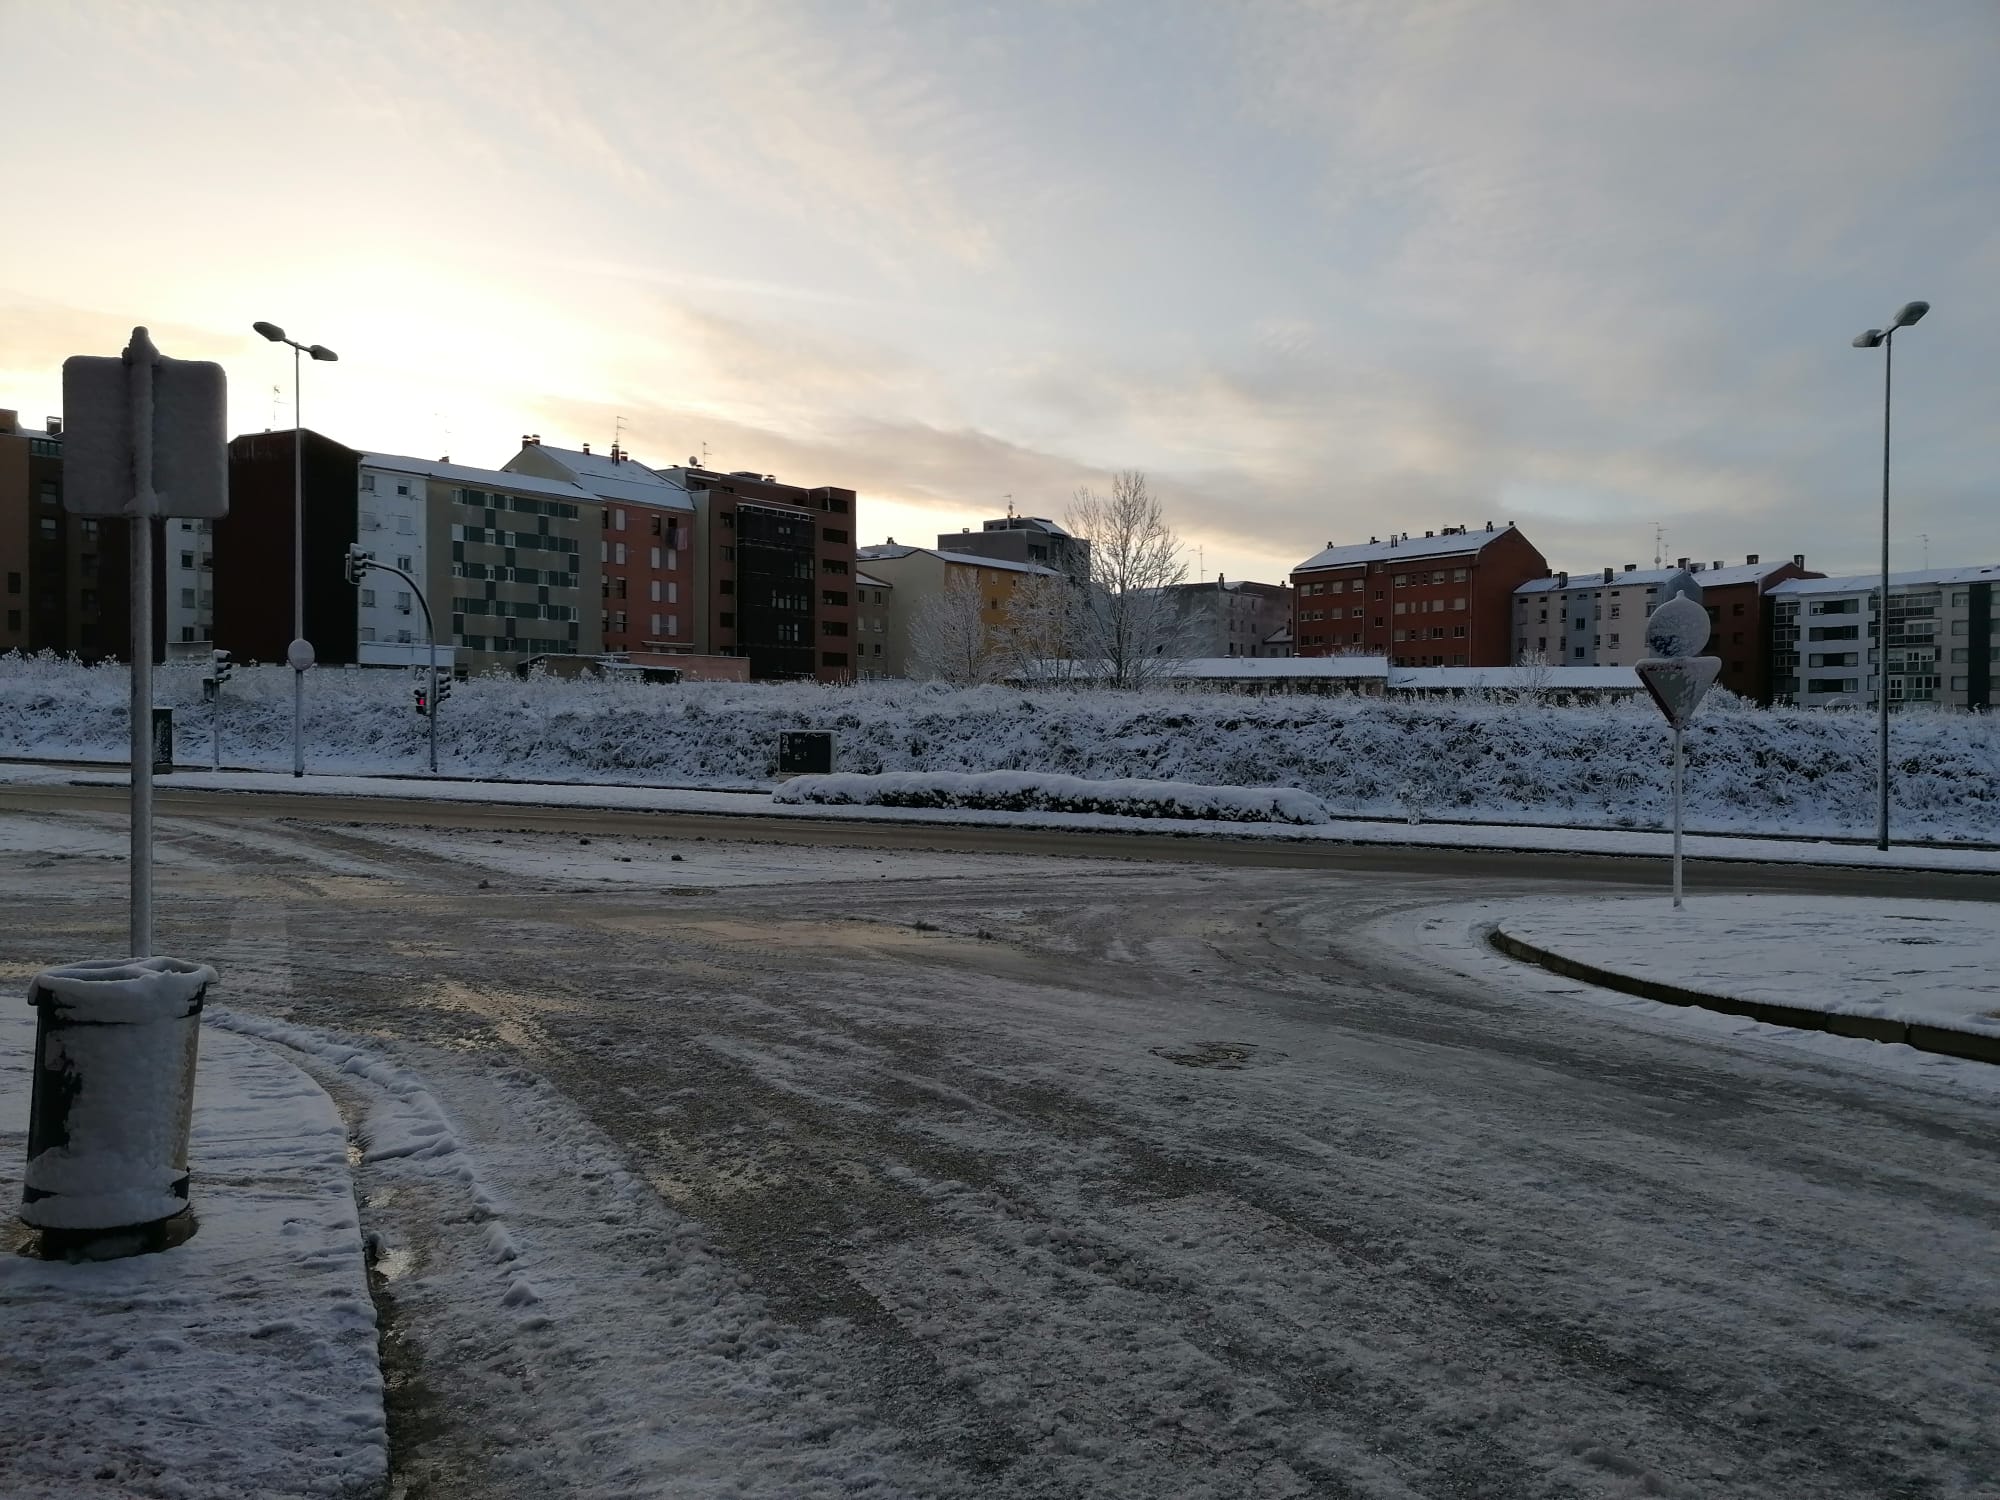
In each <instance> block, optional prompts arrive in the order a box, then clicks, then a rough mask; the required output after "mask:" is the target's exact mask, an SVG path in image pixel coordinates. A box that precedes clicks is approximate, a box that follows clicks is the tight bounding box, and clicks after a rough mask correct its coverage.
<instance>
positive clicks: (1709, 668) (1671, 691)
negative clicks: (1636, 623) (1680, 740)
mask: <svg viewBox="0 0 2000 1500" xmlns="http://www.w3.org/2000/svg"><path fill="white" fill-rule="evenodd" d="M1632 670H1633V671H1635V672H1637V673H1638V674H1639V680H1640V681H1641V682H1643V683H1645V684H1646V691H1647V692H1649V693H1651V694H1652V695H1653V702H1655V703H1656V704H1658V705H1659V708H1660V712H1661V713H1663V714H1665V715H1666V716H1667V722H1668V723H1669V724H1671V725H1673V726H1674V728H1676V729H1683V728H1685V727H1686V726H1687V721H1688V720H1689V719H1691V718H1693V717H1694V711H1695V709H1696V708H1698V707H1699V706H1700V704H1701V700H1702V698H1703V697H1704V696H1706V694H1707V693H1708V690H1709V689H1710V688H1711V687H1713V686H1715V674H1716V673H1717V672H1720V671H1721V670H1722V659H1721V658H1720V657H1716V656H1680V657H1673V658H1665V657H1654V658H1652V659H1651V660H1649V661H1642V662H1639V663H1637V664H1635V665H1634V667H1633V669H1632Z"/></svg>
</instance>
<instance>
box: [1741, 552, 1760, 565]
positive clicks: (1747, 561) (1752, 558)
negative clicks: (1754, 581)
mask: <svg viewBox="0 0 2000 1500" xmlns="http://www.w3.org/2000/svg"><path fill="white" fill-rule="evenodd" d="M1743 566H1744V567H1746V568H1754V567H1756V566H1757V554H1756V553H1754V552H1752V553H1751V554H1750V555H1749V556H1748V557H1746V558H1744V559H1743Z"/></svg>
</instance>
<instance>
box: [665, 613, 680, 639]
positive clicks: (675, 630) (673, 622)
mask: <svg viewBox="0 0 2000 1500" xmlns="http://www.w3.org/2000/svg"><path fill="white" fill-rule="evenodd" d="M680 633H681V617H680V616H679V615H668V616H667V634H668V635H679V634H680Z"/></svg>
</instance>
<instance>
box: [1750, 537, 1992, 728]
mask: <svg viewBox="0 0 2000 1500" xmlns="http://www.w3.org/2000/svg"><path fill="white" fill-rule="evenodd" d="M1881 583H1882V579H1881V575H1880V574H1858V575H1854V576H1850V577H1841V578H1799V579H1791V580H1788V581H1786V582H1783V583H1780V584H1778V585H1777V586H1776V587H1775V588H1773V589H1772V590H1771V592H1770V605H1771V614H1772V642H1771V667H1770V671H1771V680H1772V684H1773V688H1774V692H1775V696H1776V699H1777V701H1778V702H1780V703H1795V704H1798V705H1800V706H1801V707H1807V708H1829V707H1861V706H1864V705H1868V706H1872V705H1873V704H1875V703H1876V702H1877V701H1878V699H1877V697H1876V694H1877V692H1878V686H1877V684H1878V682H1879V680H1880V678H1879V676H1878V673H1879V672H1880V667H1881V662H1880V658H1879V657H1878V655H1877V650H1878V645H1879V644H1884V643H1882V642H1881V641H1880V633H1879V630H1878V623H1877V619H1876V615H1877V606H1878V603H1879V596H1880V593H1881ZM1996 583H2000V565H1994V566H1988V567H1977V568H1939V569H1924V570H1921V571H1918V572H1910V573H1891V574H1890V575H1889V605H1888V637H1887V641H1886V643H1885V644H1886V645H1887V648H1888V670H1887V673H1886V676H1887V678H1888V686H1889V706H1890V707H1891V708H1901V707H1904V706H1906V705H1909V704H1916V703H1925V704H1935V705H1938V706H1941V707H1947V708H1974V709H1988V708H1991V707H1992V706H1993V677H1994V672H1995V670H1996V667H2000V644H1996V643H2000V620H1996V618H1995V611H1996V601H2000V591H1996V589H1995V587H1994V585H1995V584H1996Z"/></svg>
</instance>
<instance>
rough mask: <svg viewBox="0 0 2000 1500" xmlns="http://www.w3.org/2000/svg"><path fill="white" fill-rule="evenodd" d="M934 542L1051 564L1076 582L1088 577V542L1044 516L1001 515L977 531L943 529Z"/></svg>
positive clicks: (965, 551) (965, 552) (946, 548)
mask: <svg viewBox="0 0 2000 1500" xmlns="http://www.w3.org/2000/svg"><path fill="white" fill-rule="evenodd" d="M937 544H938V550H939V551H940V552H955V553H958V554H959V555H961V556H964V557H993V558H998V559H1000V560H1001V561H1002V562H1016V563H1030V564H1033V565H1035V566H1037V567H1043V568H1054V569H1055V570H1056V571H1057V572H1059V573H1061V574H1063V575H1065V576H1066V577H1068V578H1070V579H1072V580H1073V581H1075V582H1076V583H1079V584H1081V583H1083V582H1085V581H1087V580H1088V579H1089V577H1090V543H1089V542H1088V541H1086V540H1084V539H1083V538H1082V537H1077V536H1071V535H1070V534H1069V533H1068V532H1067V531H1065V530H1064V529H1063V528H1062V527H1060V526H1058V525H1057V524H1056V523H1055V522H1054V521H1051V520H1049V519H1048V518H1047V517H1046V516H1014V515H1007V516H1001V517H999V518H998V519H996V520H992V521H988V522H986V523H984V524H983V525H982V526H981V527H980V528H979V530H977V531H973V530H971V529H970V528H968V529H966V530H964V531H957V532H946V533H945V534H944V535H942V536H940V537H939V538H938V539H937Z"/></svg>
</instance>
